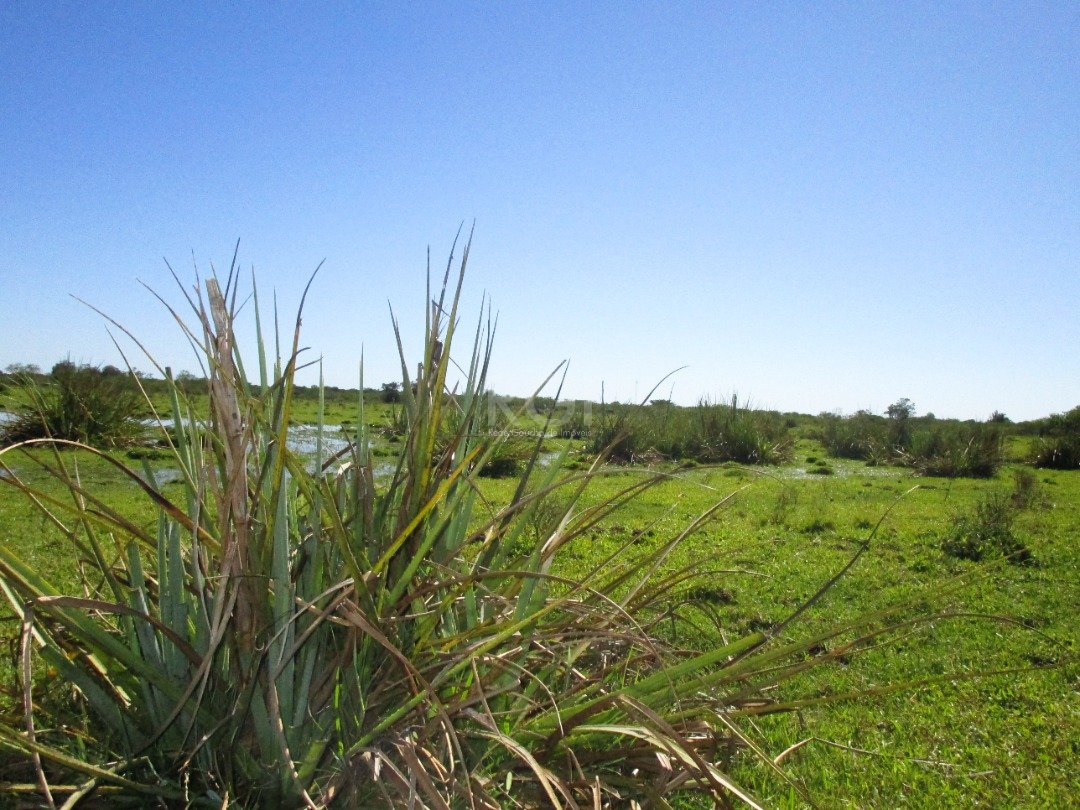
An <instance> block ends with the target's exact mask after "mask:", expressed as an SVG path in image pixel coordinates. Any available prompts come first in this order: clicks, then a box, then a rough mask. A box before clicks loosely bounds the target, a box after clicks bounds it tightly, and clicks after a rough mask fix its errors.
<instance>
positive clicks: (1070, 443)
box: [1030, 406, 1080, 470]
mask: <svg viewBox="0 0 1080 810" xmlns="http://www.w3.org/2000/svg"><path fill="white" fill-rule="evenodd" d="M1030 427H1032V428H1034V430H1035V431H1036V432H1037V435H1038V440H1037V444H1036V450H1035V455H1034V457H1033V458H1032V463H1033V464H1034V465H1035V466H1036V467H1044V468H1049V469H1054V470H1076V469H1080V406H1077V407H1075V408H1073V409H1072V410H1071V411H1068V412H1067V413H1064V414H1060V413H1059V414H1054V415H1053V416H1050V417H1048V418H1046V419H1041V420H1039V421H1038V422H1034V423H1031V425H1030Z"/></svg>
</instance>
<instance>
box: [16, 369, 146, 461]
mask: <svg viewBox="0 0 1080 810" xmlns="http://www.w3.org/2000/svg"><path fill="white" fill-rule="evenodd" d="M22 386H23V388H24V391H25V394H26V396H27V399H28V400H29V401H28V402H27V403H26V404H24V405H22V406H21V407H20V408H19V410H18V412H17V414H16V417H15V419H13V420H12V421H10V422H8V423H7V424H5V425H3V426H2V427H0V447H4V446H7V445H11V444H15V443H16V442H21V441H26V440H28V439H38V438H49V439H65V440H68V441H73V442H79V443H81V444H88V445H91V446H93V447H100V448H109V449H115V448H118V447H127V446H130V445H133V444H136V443H138V442H139V441H140V440H141V439H142V437H143V435H144V434H145V430H144V428H143V425H142V423H141V422H140V421H139V418H138V417H139V415H140V414H141V413H142V412H144V410H145V402H144V401H143V398H142V397H141V396H140V395H139V389H138V386H137V385H136V384H135V383H134V382H133V381H132V379H131V377H129V376H128V375H125V374H105V373H103V372H102V371H101V369H98V368H94V367H92V366H82V367H79V366H76V365H75V364H74V363H71V362H61V363H57V364H56V366H54V367H53V370H52V373H51V374H50V376H49V381H48V382H46V383H38V382H36V381H35V380H33V379H32V378H30V377H29V376H26V377H25V378H24V379H23V380H22Z"/></svg>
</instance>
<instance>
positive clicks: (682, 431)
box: [590, 396, 791, 464]
mask: <svg viewBox="0 0 1080 810" xmlns="http://www.w3.org/2000/svg"><path fill="white" fill-rule="evenodd" d="M590 449H591V450H592V452H594V453H601V452H607V453H608V454H609V456H610V458H611V459H612V460H614V461H619V462H623V463H632V462H634V461H640V460H643V459H650V458H663V459H669V460H675V461H681V460H693V461H698V462H702V463H718V462H724V461H736V462H741V463H744V464H779V463H782V462H783V461H785V460H787V459H788V458H789V457H790V453H791V441H790V437H789V435H788V428H787V426H786V425H785V424H784V422H783V420H782V419H781V417H780V416H779V414H773V413H766V412H762V411H755V410H752V409H750V408H749V407H747V406H746V405H745V404H743V403H740V402H739V400H738V397H737V396H733V397H732V398H731V402H730V403H712V402H707V401H702V402H699V403H698V404H697V405H696V406H695V407H690V408H683V407H679V406H677V405H673V404H671V403H669V402H660V403H654V404H652V405H647V406H646V405H637V406H635V405H614V406H611V407H609V408H607V409H603V410H601V412H600V414H599V416H598V417H597V418H596V420H595V422H594V425H593V427H592V430H591V433H590Z"/></svg>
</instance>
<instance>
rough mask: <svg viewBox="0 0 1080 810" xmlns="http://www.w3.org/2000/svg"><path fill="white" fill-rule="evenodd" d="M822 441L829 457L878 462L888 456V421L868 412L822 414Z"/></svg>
mask: <svg viewBox="0 0 1080 810" xmlns="http://www.w3.org/2000/svg"><path fill="white" fill-rule="evenodd" d="M822 419H823V420H824V425H823V426H822V430H821V442H822V444H824V445H825V449H826V450H827V451H828V453H829V455H830V456H833V457H834V458H850V459H855V460H857V461H872V462H875V463H879V462H880V461H882V460H884V459H885V458H887V457H888V452H887V449H888V446H889V441H888V423H887V422H886V420H885V419H884V418H882V417H880V416H875V415H874V414H872V413H870V412H869V411H859V412H857V413H855V414H853V415H852V416H846V417H845V416H839V415H837V414H824V415H823V416H822Z"/></svg>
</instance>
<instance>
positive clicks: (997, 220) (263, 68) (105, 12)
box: [0, 0, 1080, 419]
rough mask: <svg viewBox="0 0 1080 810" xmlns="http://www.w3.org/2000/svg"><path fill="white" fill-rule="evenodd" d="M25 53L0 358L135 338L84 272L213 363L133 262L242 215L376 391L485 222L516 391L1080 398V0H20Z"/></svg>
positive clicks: (138, 361) (4, 212)
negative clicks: (394, 317)
mask: <svg viewBox="0 0 1080 810" xmlns="http://www.w3.org/2000/svg"><path fill="white" fill-rule="evenodd" d="M226 6H228V7H226ZM0 75H2V76H3V77H4V79H3V81H2V82H0V122H2V123H0V188H2V189H3V191H2V192H0V327H2V334H3V338H2V340H0V367H3V366H6V365H8V364H9V363H13V362H32V363H36V364H38V365H41V366H43V367H45V368H47V367H49V366H51V364H52V363H54V362H55V361H56V360H59V359H62V358H64V357H68V356H70V357H71V359H73V360H76V361H78V362H95V363H114V364H119V362H120V356H119V354H118V352H117V350H116V348H115V347H114V346H113V345H112V343H111V341H110V338H109V336H108V334H107V332H106V329H105V325H104V322H103V321H102V319H101V318H100V317H99V316H98V315H96V314H95V313H93V312H92V311H91V310H89V309H87V308H86V307H85V306H83V305H81V304H79V303H77V302H76V301H75V300H73V298H72V297H71V296H77V297H79V298H83V299H85V300H87V301H89V302H90V303H92V304H94V305H96V306H98V307H100V308H101V309H103V310H104V311H106V312H108V313H109V314H110V315H112V316H114V317H115V318H116V319H117V320H119V321H120V322H122V323H123V324H124V325H125V326H128V327H129V328H130V329H131V330H132V331H133V332H134V333H136V334H137V335H139V336H140V338H143V339H144V341H145V343H146V345H147V347H148V348H150V349H151V351H152V352H153V353H154V354H155V356H156V357H157V358H158V359H159V361H160V362H162V363H163V364H169V365H172V366H173V367H174V368H178V369H181V368H189V369H191V368H195V366H194V364H193V359H192V355H191V352H190V350H189V349H188V348H187V347H186V345H185V343H184V341H183V339H182V338H181V337H180V334H179V332H178V330H177V329H176V328H175V327H174V326H173V325H172V324H171V323H170V321H169V317H168V316H167V314H166V313H165V312H164V311H163V310H162V308H161V307H160V305H159V304H157V302H156V301H155V300H154V299H153V298H152V297H151V296H150V294H149V293H147V292H146V291H145V290H144V289H143V288H142V287H140V286H139V284H138V281H137V280H141V281H142V282H145V283H146V284H148V285H149V286H151V287H152V288H154V289H155V290H158V291H159V292H161V293H162V294H163V295H164V296H165V297H166V298H167V299H168V300H170V301H172V302H174V303H179V302H180V301H181V297H180V295H179V293H178V291H177V290H176V288H175V284H174V282H173V281H172V279H171V277H170V276H169V273H168V270H167V268H166V267H165V263H164V261H163V258H164V259H167V260H168V261H169V262H170V263H171V264H172V265H173V267H174V268H176V270H177V272H178V273H179V274H180V276H181V278H182V279H183V280H184V281H185V282H186V283H190V282H191V281H192V279H193V278H194V276H193V271H192V262H193V259H194V261H195V262H197V264H198V265H199V267H200V268H201V269H202V271H203V272H204V274H205V273H206V272H208V271H209V268H210V265H211V262H212V263H214V265H216V266H217V267H218V269H219V270H221V269H224V267H227V265H228V263H229V261H230V259H231V257H232V250H233V245H234V243H235V242H236V240H237V239H239V240H240V262H241V265H242V266H243V267H244V268H245V272H248V271H250V269H251V268H252V267H254V269H255V272H256V275H257V277H258V279H259V285H260V291H261V292H262V294H263V296H264V298H268V297H269V293H270V291H271V290H273V291H276V293H277V296H278V300H279V303H280V307H281V310H282V313H283V317H287V318H289V319H291V312H292V310H293V308H294V307H295V305H296V303H297V302H298V298H299V294H300V291H301V289H302V288H303V285H304V283H305V282H306V280H307V277H308V276H309V275H310V273H311V272H312V270H314V268H315V267H316V265H318V263H319V262H320V261H323V260H324V259H325V264H324V266H323V269H322V271H321V272H320V275H319V278H318V279H317V281H316V283H315V285H314V287H313V290H312V293H311V294H310V296H309V299H308V305H307V310H306V317H305V321H304V335H305V340H304V343H305V345H308V346H310V347H311V351H310V354H309V356H310V357H312V358H314V357H318V356H321V357H322V358H323V360H324V366H325V374H326V377H327V380H328V381H329V382H331V383H333V384H338V385H344V386H352V385H355V383H356V379H357V377H356V370H357V365H358V360H359V356H360V351H361V347H363V350H364V353H365V358H366V360H365V363H366V374H367V376H366V382H367V383H368V384H369V385H377V384H378V383H381V382H383V381H386V380H390V379H395V378H396V377H397V375H398V364H397V359H396V354H395V349H394V346H393V338H392V333H391V331H390V326H389V315H388V312H389V310H388V306H387V302H388V301H389V302H390V303H391V304H392V305H393V306H394V308H395V311H396V312H397V313H398V314H399V317H400V318H401V321H402V325H403V328H404V329H405V331H406V336H407V337H409V338H410V340H409V341H408V344H407V348H409V349H412V350H415V348H416V345H417V342H418V329H419V323H420V318H421V317H422V312H423V284H424V268H425V256H426V251H427V249H428V247H429V246H430V248H431V251H432V256H433V259H434V264H435V265H437V266H441V265H442V264H444V263H445V257H446V254H447V252H448V250H449V248H450V244H451V241H452V239H453V236H454V234H455V232H456V230H457V228H458V226H459V224H460V223H461V222H463V221H464V222H466V223H472V222H473V221H474V220H475V222H476V237H475V241H474V246H473V253H472V258H471V262H470V271H469V276H468V279H467V300H466V312H467V313H468V318H469V319H470V322H471V319H472V318H473V317H475V316H476V315H477V314H478V313H479V306H480V301H481V297H482V295H484V294H485V293H486V294H487V295H488V296H489V297H490V299H491V301H492V302H493V306H494V309H495V310H497V312H498V314H499V325H498V334H497V338H496V351H495V359H494V363H493V367H492V376H491V382H492V385H493V387H494V388H495V389H496V390H497V391H499V392H501V393H515V394H524V393H528V392H530V391H531V390H532V388H533V386H534V385H535V384H536V383H538V382H539V381H540V380H542V379H543V378H544V377H545V376H546V374H547V372H548V371H549V370H550V369H551V368H553V367H554V366H555V365H556V364H557V363H558V362H559V361H561V360H563V359H566V358H568V359H570V361H571V363H570V370H569V376H568V381H567V386H566V389H565V391H566V392H567V393H568V394H569V395H570V396H572V397H587V398H592V399H597V398H599V396H600V386H601V382H603V383H604V386H605V392H606V395H607V398H608V399H609V400H610V399H622V400H625V399H631V398H634V397H635V396H637V397H642V396H644V395H645V393H646V392H647V391H648V390H649V388H651V387H652V385H653V383H655V382H656V381H657V380H659V379H660V378H662V377H663V376H664V375H665V374H666V373H667V372H669V371H671V370H672V369H674V368H677V367H680V366H687V368H686V369H685V370H684V371H681V372H680V373H679V374H677V375H676V376H675V377H673V378H672V380H671V381H669V382H668V383H665V385H664V386H663V389H662V390H663V395H664V396H668V395H670V396H672V397H673V398H674V399H675V400H677V401H680V402H684V403H691V402H694V401H696V400H697V399H698V398H699V397H700V396H709V397H712V398H726V397H729V396H730V395H731V394H732V393H733V392H737V393H738V394H739V395H740V397H745V398H749V399H750V400H751V401H752V402H753V403H754V404H756V405H759V406H762V407H770V408H776V409H780V410H796V411H802V412H810V413H816V412H819V411H822V410H841V411H843V412H846V413H850V412H853V411H855V410H857V409H860V408H870V409H872V410H876V411H882V410H883V409H884V408H885V407H886V406H887V405H888V404H889V403H891V402H893V401H895V400H897V399H899V398H900V397H909V398H910V399H912V400H913V401H914V402H915V405H916V408H917V410H918V411H919V412H920V413H924V412H927V411H932V412H934V413H936V414H937V415H938V416H957V417H963V418H985V417H987V416H988V415H989V414H990V413H991V412H992V411H994V410H1001V411H1004V412H1005V413H1006V414H1008V415H1009V416H1010V417H1012V418H1014V419H1025V418H1035V417H1039V416H1042V415H1045V414H1048V413H1051V412H1057V411H1063V410H1066V409H1068V408H1070V407H1072V406H1074V405H1077V404H1080V350H1078V347H1080V317H1078V308H1080V307H1078V305H1080V192H1078V191H1077V190H1078V189H1080V171H1078V165H1080V115H1078V113H1080V99H1078V95H1080V94H1078V90H1077V88H1078V87H1080V6H1078V5H1077V4H1075V3H1064V2H1063V3H1054V4H1041V3H1031V2H1023V3H986V2H979V3H970V4H940V3H927V4H917V3H905V4H886V3H880V4H870V3H851V4H846V3H842V4H809V3H793V4H785V3H775V4H756V3H755V4H736V3H706V4H696V3H667V2H665V3H629V2H616V3H600V2H589V3H559V2H543V3H517V2H508V3H494V2H491V3H475V4H473V3H451V2H444V3H413V4H403V3H354V4H344V3H337V4H334V3H289V4H281V3H273V4H271V3H266V4H251V5H243V4H205V5H202V6H201V7H200V6H199V5H198V4H194V3H192V4H151V3H127V4H121V3H110V4H75V3H71V4H57V3H38V2H33V3H24V2H12V1H10V0H9V2H5V3H4V4H3V5H2V6H0ZM124 345H125V348H127V346H128V344H124ZM131 359H132V362H133V363H134V365H135V366H136V367H139V368H143V369H146V368H149V363H147V362H146V361H145V360H143V359H142V358H140V357H138V356H137V354H132V355H131Z"/></svg>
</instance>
